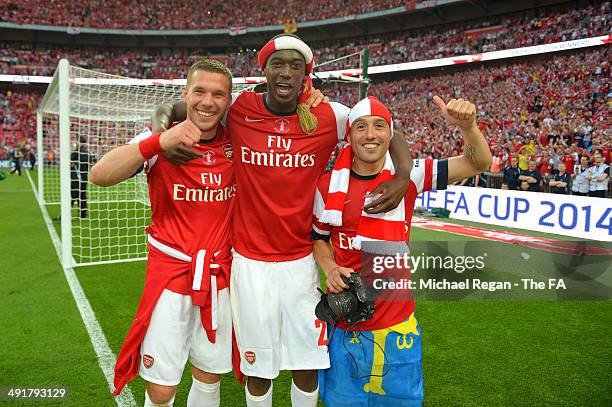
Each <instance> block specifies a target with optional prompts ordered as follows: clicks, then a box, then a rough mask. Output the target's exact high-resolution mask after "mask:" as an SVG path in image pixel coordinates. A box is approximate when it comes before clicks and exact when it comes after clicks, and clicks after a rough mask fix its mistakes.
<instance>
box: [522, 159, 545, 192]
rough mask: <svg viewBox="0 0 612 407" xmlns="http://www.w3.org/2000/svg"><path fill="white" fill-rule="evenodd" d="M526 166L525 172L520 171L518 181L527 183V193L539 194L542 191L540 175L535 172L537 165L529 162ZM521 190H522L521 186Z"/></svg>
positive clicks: (532, 161)
mask: <svg viewBox="0 0 612 407" xmlns="http://www.w3.org/2000/svg"><path fill="white" fill-rule="evenodd" d="M527 165H528V167H527V170H525V171H521V175H519V180H521V181H527V183H528V184H529V191H532V192H540V191H541V190H542V188H541V183H542V175H540V173H539V172H538V170H537V163H536V162H535V161H534V160H531V161H529V163H528V164H527ZM521 189H523V186H522V185H521Z"/></svg>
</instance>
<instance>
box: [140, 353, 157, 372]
mask: <svg viewBox="0 0 612 407" xmlns="http://www.w3.org/2000/svg"><path fill="white" fill-rule="evenodd" d="M153 362H155V359H153V356H151V355H144V356H143V357H142V364H143V365H144V367H146V368H147V369H150V368H151V366H153Z"/></svg>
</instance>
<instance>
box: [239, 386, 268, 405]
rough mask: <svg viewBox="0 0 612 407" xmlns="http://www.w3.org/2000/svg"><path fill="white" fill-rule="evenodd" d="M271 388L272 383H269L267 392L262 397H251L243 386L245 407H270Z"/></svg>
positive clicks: (247, 388)
mask: <svg viewBox="0 0 612 407" xmlns="http://www.w3.org/2000/svg"><path fill="white" fill-rule="evenodd" d="M272 386H273V383H270V388H269V389H268V392H267V393H266V394H264V395H263V396H253V395H252V394H251V393H249V387H248V386H244V392H245V393H246V403H247V407H272Z"/></svg>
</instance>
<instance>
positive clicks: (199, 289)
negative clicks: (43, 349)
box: [91, 60, 236, 407]
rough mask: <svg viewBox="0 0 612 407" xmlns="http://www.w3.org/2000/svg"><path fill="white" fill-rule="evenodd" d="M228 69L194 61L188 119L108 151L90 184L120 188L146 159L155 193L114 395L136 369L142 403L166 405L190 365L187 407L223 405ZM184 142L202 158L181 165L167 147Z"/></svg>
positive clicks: (227, 346)
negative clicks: (139, 288)
mask: <svg viewBox="0 0 612 407" xmlns="http://www.w3.org/2000/svg"><path fill="white" fill-rule="evenodd" d="M231 88H232V74H231V72H230V71H229V70H228V69H227V67H226V66H225V65H223V64H221V63H220V62H217V61H213V60H201V61H199V62H196V63H195V64H194V65H193V66H192V67H191V69H190V70H189V73H188V75H187V84H186V86H185V89H184V91H183V99H184V100H185V102H186V104H187V120H185V121H184V122H182V123H180V124H177V125H176V126H174V127H172V128H171V129H170V130H167V131H165V132H163V133H161V134H159V133H157V134H152V131H151V130H148V129H147V130H145V131H144V132H143V133H142V134H140V135H139V136H137V137H136V138H134V139H133V140H132V141H131V142H130V144H128V145H125V146H122V147H118V148H116V149H115V150H113V151H111V152H109V153H108V154H106V155H105V156H104V157H103V158H102V160H100V162H99V163H98V164H96V165H95V166H94V167H93V169H92V173H91V175H92V182H94V183H95V184H98V185H101V186H110V185H115V184H117V183H119V182H121V181H123V180H125V179H127V178H129V177H131V176H133V175H134V174H135V173H136V172H138V171H139V168H140V167H141V166H143V165H144V167H145V169H146V173H147V180H148V184H149V197H150V200H151V212H152V215H151V218H152V219H151V220H152V223H151V226H149V227H148V228H147V232H148V234H149V236H148V242H149V256H148V262H147V274H146V281H145V288H144V292H143V295H142V299H141V302H140V305H139V307H138V311H137V312H136V317H135V319H134V322H133V324H132V327H131V328H130V331H129V333H128V335H127V338H126V340H125V343H124V344H123V347H122V349H121V352H120V354H119V357H118V360H117V365H116V366H115V387H116V390H115V394H119V393H120V392H121V390H122V389H123V387H124V386H125V385H126V384H127V382H129V381H130V380H132V379H134V377H135V376H136V375H137V374H138V373H140V376H141V377H142V378H143V379H144V380H145V381H146V389H147V390H146V395H145V396H146V400H145V406H157V405H162V406H170V405H172V403H173V400H174V394H175V392H176V387H177V385H178V384H179V382H180V380H181V377H182V373H183V369H184V367H185V362H186V361H187V360H189V362H190V363H191V370H192V374H193V383H192V386H191V390H190V392H189V398H188V401H187V405H188V406H190V407H191V406H219V403H220V375H221V374H223V373H227V372H229V371H231V369H232V362H231V349H232V320H231V306H230V296H229V289H228V285H229V282H230V266H231V250H230V244H229V238H230V218H231V213H232V211H233V207H234V194H235V191H236V185H235V182H234V166H233V162H232V151H231V147H230V145H229V138H228V135H227V132H226V130H225V128H224V127H223V126H222V125H220V121H221V118H222V117H223V115H224V114H225V112H226V110H227V108H228V106H229V104H230V101H231V96H230V95H231ZM179 144H183V145H187V146H190V147H192V148H193V149H194V150H196V151H197V152H198V153H199V154H200V155H201V156H202V158H201V159H198V160H194V161H191V162H189V163H188V164H187V165H182V166H177V165H175V164H172V163H171V162H169V161H168V160H167V159H166V158H164V156H163V154H161V153H162V152H163V151H164V150H167V149H172V148H174V147H176V146H177V145H179Z"/></svg>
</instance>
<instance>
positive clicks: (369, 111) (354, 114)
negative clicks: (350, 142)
mask: <svg viewBox="0 0 612 407" xmlns="http://www.w3.org/2000/svg"><path fill="white" fill-rule="evenodd" d="M364 116H378V117H382V118H383V119H384V120H385V121H386V122H387V124H388V125H389V127H390V128H391V137H393V119H392V118H391V112H390V111H389V109H387V107H386V106H385V105H383V104H382V102H381V101H380V100H378V99H377V98H375V97H374V96H368V97H367V98H365V99H361V100H360V101H359V103H357V104H356V105H355V106H353V108H352V109H351V111H350V112H349V117H348V120H347V122H346V134H347V135H348V134H349V132H350V131H351V126H352V125H353V123H355V121H356V120H357V119H359V118H360V117H364Z"/></svg>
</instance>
